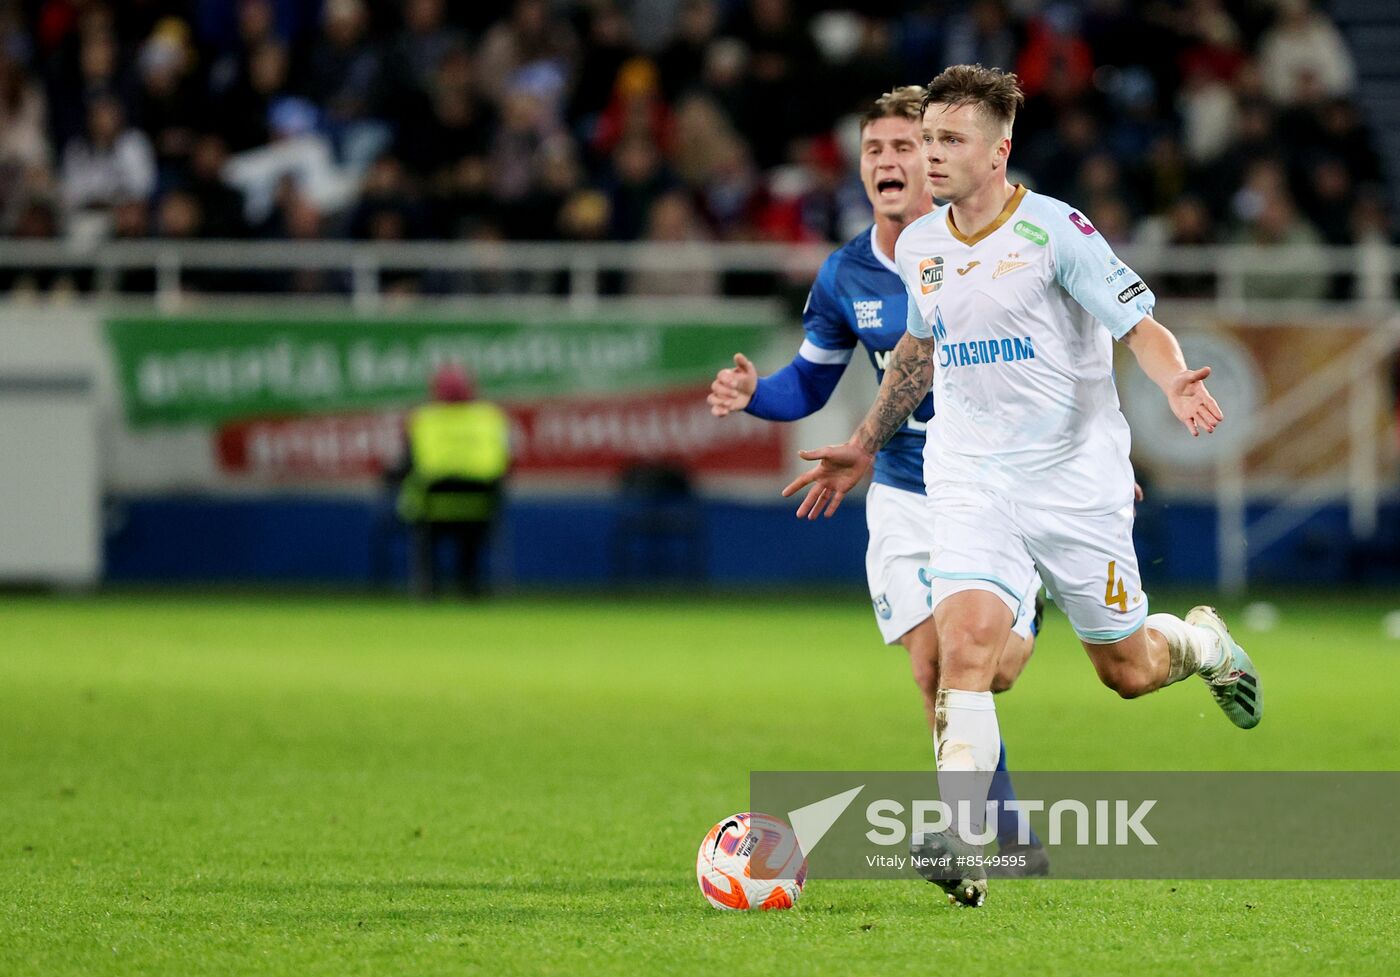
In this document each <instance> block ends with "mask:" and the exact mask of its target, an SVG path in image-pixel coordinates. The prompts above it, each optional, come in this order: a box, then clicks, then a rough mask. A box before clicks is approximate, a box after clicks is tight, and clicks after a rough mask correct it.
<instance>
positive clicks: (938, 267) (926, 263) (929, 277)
mask: <svg viewBox="0 0 1400 977" xmlns="http://www.w3.org/2000/svg"><path fill="white" fill-rule="evenodd" d="M942 285H943V256H942V255H939V256H938V257H934V258H925V259H924V260H923V261H920V262H919V288H920V289H922V290H923V294H925V295H928V294H929V293H930V292H936V291H938V290H939V288H941V287H942Z"/></svg>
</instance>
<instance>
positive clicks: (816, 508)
mask: <svg viewBox="0 0 1400 977" xmlns="http://www.w3.org/2000/svg"><path fill="white" fill-rule="evenodd" d="M933 351H934V340H933V338H932V337H930V338H928V339H920V338H919V337H917V336H914V335H912V334H910V333H905V334H904V336H903V337H902V338H901V339H900V340H899V343H898V345H896V346H895V348H894V352H893V353H892V354H891V355H890V361H889V365H888V366H887V367H886V368H885V379H884V382H882V383H881V384H880V393H879V395H878V396H877V397H876V398H875V403H874V404H873V405H872V406H871V408H870V411H869V412H868V413H867V414H866V415H865V420H864V421H862V422H861V424H860V427H858V428H856V432H855V433H854V434H852V435H851V438H850V440H849V441H847V442H846V443H845V444H833V445H828V446H827V447H825V448H817V449H816V450H814V451H800V452H798V456H799V457H801V458H803V459H805V460H806V461H815V462H817V463H818V464H817V467H816V468H813V469H811V470H810V471H806V472H803V473H802V474H801V475H799V476H798V477H797V478H796V479H794V480H793V481H792V483H791V484H790V485H788V487H787V488H785V489H783V496H784V497H788V496H791V495H793V494H795V493H796V492H798V491H799V490H801V489H802V488H803V487H805V486H809V485H810V486H811V488H809V489H808V491H807V497H806V498H805V499H803V500H802V504H801V505H800V506H798V507H797V516H798V518H799V519H801V518H803V517H806V518H808V519H815V518H817V516H819V515H823V514H825V515H827V516H831V515H832V514H834V513H835V512H836V510H837V509H838V508H840V506H841V502H842V500H843V499H845V497H846V493H847V492H849V491H850V490H851V489H853V488H855V487H856V485H858V484H860V480H861V479H862V478H864V477H865V474H866V472H868V471H869V470H870V466H871V464H872V463H873V462H874V460H875V453H876V452H877V451H879V450H880V449H881V448H883V447H884V446H885V442H886V441H888V440H889V439H890V438H892V437H893V436H894V433H895V432H896V431H898V430H899V429H900V427H901V426H902V425H903V424H904V422H905V421H907V420H908V419H909V415H910V414H912V413H913V412H914V408H915V407H917V406H919V403H920V402H921V401H922V400H923V399H924V396H925V395H926V394H927V393H928V390H929V386H930V384H932V382H933Z"/></svg>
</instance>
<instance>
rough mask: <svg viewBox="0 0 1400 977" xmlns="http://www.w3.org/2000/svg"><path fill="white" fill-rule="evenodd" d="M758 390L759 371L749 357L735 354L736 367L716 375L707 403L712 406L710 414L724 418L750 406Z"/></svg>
mask: <svg viewBox="0 0 1400 977" xmlns="http://www.w3.org/2000/svg"><path fill="white" fill-rule="evenodd" d="M757 389H758V371H757V370H756V369H754V365H753V364H752V363H750V362H749V358H748V357H747V356H745V355H744V354H743V353H735V354H734V365H733V366H731V367H726V368H724V369H723V370H720V371H719V372H718V373H716V374H715V380H714V383H712V384H710V395H709V396H708V397H706V398H705V403H707V404H709V405H710V413H711V414H713V415H715V417H724V416H726V415H728V414H732V413H734V412H736V411H741V410H743V409H744V408H745V407H747V406H749V401H750V400H752V399H753V392H754V391H755V390H757Z"/></svg>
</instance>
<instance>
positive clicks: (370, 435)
mask: <svg viewBox="0 0 1400 977" xmlns="http://www.w3.org/2000/svg"><path fill="white" fill-rule="evenodd" d="M708 389H709V388H708V386H707V385H699V386H695V387H688V388H679V389H677V388H672V389H667V390H664V391H657V392H651V393H628V394H625V395H615V396H596V397H565V398H558V399H549V400H536V401H530V402H526V403H508V404H503V405H502V406H503V407H504V408H505V410H506V412H507V414H508V415H509V416H510V421H511V429H512V443H513V452H514V469H515V470H516V471H518V472H532V473H548V472H579V473H583V472H586V473H595V474H607V473H614V472H617V471H620V470H621V469H623V468H625V467H627V466H628V465H630V464H634V463H636V462H639V461H662V460H665V461H672V462H677V463H679V464H681V465H683V466H684V467H686V468H687V469H689V470H690V471H693V472H705V473H711V474H713V473H721V474H722V473H731V474H745V475H749V474H769V473H777V472H780V471H782V469H783V460H784V456H785V451H786V443H787V442H786V434H785V431H786V428H785V426H784V425H780V424H770V423H767V422H764V421H760V420H758V419H756V418H753V417H749V416H747V415H739V416H735V417H727V418H722V419H720V418H714V417H711V416H710V412H709V408H708V407H707V406H706V405H705V394H706V392H707V391H708ZM403 418H404V412H402V411H387V412H375V413H356V414H318V415H313V416H307V417H292V418H280V419H260V420H252V421H238V422H233V423H230V424H225V425H224V426H222V427H220V428H219V429H217V431H216V432H215V436H214V437H215V453H216V457H217V459H218V463H219V467H220V468H221V469H222V470H223V471H225V472H227V473H229V474H235V475H256V476H260V477H264V478H278V479H280V478H287V479H300V478H316V479H355V478H365V477H371V476H374V475H378V474H379V473H381V472H382V471H383V470H384V469H385V468H386V467H388V466H390V465H392V464H394V462H395V461H397V459H398V458H399V456H400V452H401V451H402V450H403V447H402V446H403Z"/></svg>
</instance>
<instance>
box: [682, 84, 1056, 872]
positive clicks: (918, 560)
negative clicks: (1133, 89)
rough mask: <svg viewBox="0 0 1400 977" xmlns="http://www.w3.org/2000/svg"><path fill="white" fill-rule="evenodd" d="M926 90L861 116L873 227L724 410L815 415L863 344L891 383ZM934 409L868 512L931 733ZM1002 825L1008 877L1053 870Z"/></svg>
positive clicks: (1003, 675)
mask: <svg viewBox="0 0 1400 977" xmlns="http://www.w3.org/2000/svg"><path fill="white" fill-rule="evenodd" d="M923 95H924V90H923V88H922V87H920V86H908V87H905V88H899V89H896V90H895V91H892V92H890V93H888V94H886V95H884V96H883V97H881V98H880V99H878V100H877V101H876V102H875V103H874V104H873V105H872V106H871V107H870V109H869V110H868V111H867V112H866V113H865V115H864V116H863V117H862V119H861V142H860V177H861V183H862V184H863V185H864V187H865V192H866V196H868V197H869V198H870V203H871V206H872V207H873V209H874V215H875V222H874V224H873V225H872V226H871V228H870V229H869V230H868V231H862V232H861V233H860V234H859V235H857V236H856V237H855V238H854V239H853V240H851V241H850V242H849V243H847V244H846V245H845V246H843V247H842V248H840V249H839V250H837V251H836V252H834V253H833V254H832V255H831V256H830V257H828V258H827V259H826V261H825V262H824V263H823V264H822V267H821V270H820V271H818V273H817V278H816V281H815V283H814V284H813V286H812V291H811V293H810V295H809V296H808V298H807V306H806V308H805V309H804V310H803V315H802V327H803V330H804V331H805V333H806V338H805V339H804V341H803V343H802V346H801V349H800V350H799V351H798V353H797V356H796V357H795V358H794V359H793V361H792V362H791V363H790V364H789V365H788V366H786V367H784V368H783V369H781V370H779V371H778V372H777V373H774V374H773V375H772V376H767V377H759V376H758V371H757V370H756V369H755V367H754V365H753V364H752V363H751V362H749V360H748V358H747V357H745V356H744V355H743V354H742V353H738V354H736V355H735V357H734V366H733V367H730V368H727V369H723V370H720V371H719V373H718V375H717V376H716V377H715V380H714V383H713V384H712V386H711V389H710V395H709V398H708V402H709V404H710V410H711V413H713V414H714V415H716V416H717V417H723V416H725V415H727V414H730V413H733V412H736V411H745V412H747V413H749V414H752V415H754V416H756V417H761V418H764V419H766V420H771V421H793V420H796V419H798V418H801V417H806V416H807V415H809V414H812V413H815V412H816V411H818V410H820V409H821V408H822V407H823V406H824V405H825V404H826V402H827V400H828V398H830V396H831V394H832V391H833V390H835V389H836V384H837V382H838V381H839V380H840V379H841V375H842V373H843V372H845V369H846V365H847V364H848V363H849V362H850V361H851V358H852V357H853V356H854V355H855V351H856V347H857V346H863V347H864V348H865V353H866V355H867V356H868V357H869V359H870V364H871V366H872V367H874V369H875V372H876V375H877V377H881V378H883V376H884V368H885V362H886V359H887V357H888V356H889V355H890V352H891V351H892V350H893V349H894V347H895V345H896V344H897V343H898V342H899V340H900V337H901V336H903V335H904V331H905V323H906V321H907V300H908V292H907V290H906V288H905V286H904V283H903V282H902V281H901V280H900V277H899V273H898V271H897V269H896V267H895V263H894V247H895V241H896V239H897V238H898V237H899V235H900V232H901V231H903V230H904V228H905V227H906V226H908V225H909V224H910V223H912V222H913V221H915V220H917V219H918V218H920V217H922V216H924V215H925V214H928V213H929V212H930V211H932V209H933V201H932V194H931V191H930V189H929V186H928V181H927V177H926V174H925V163H924V159H923V155H922V141H921V135H920V131H919V125H920V119H921V106H922V99H923ZM950 270H951V269H950ZM933 411H934V405H933V400H932V395H930V396H928V397H925V398H924V399H923V401H922V402H921V403H920V404H919V405H918V407H916V408H915V410H914V412H913V416H912V417H911V418H910V419H909V420H908V421H907V422H906V423H905V424H904V425H903V426H902V427H901V428H900V429H899V430H898V431H897V432H896V433H895V434H894V436H893V437H892V438H891V439H890V440H889V442H888V443H887V444H885V445H884V447H883V448H881V450H880V451H879V453H878V455H877V456H876V458H875V476H874V484H873V485H872V486H871V488H870V491H869V493H868V494H867V496H866V510H865V511H866V522H867V525H868V528H869V532H870V542H869V546H868V548H867V550H866V559H865V567H866V576H867V579H868V582H869V585H870V599H871V602H872V604H873V605H874V609H875V617H876V623H877V624H878V625H879V628H880V633H881V635H882V636H883V637H884V639H885V643H886V644H891V645H893V644H901V645H903V646H904V647H905V648H906V649H907V650H908V652H909V661H910V665H911V667H912V669H913V673H914V681H915V683H916V684H917V685H918V687H919V691H920V692H921V693H922V695H923V699H924V705H925V709H926V710H927V713H928V720H929V724H930V728H932V727H933V723H934V708H935V700H936V697H937V694H938V635H937V631H936V630H935V628H934V624H933V618H932V612H931V610H930V604H929V586H928V582H927V581H928V578H927V577H926V576H925V575H924V574H925V571H926V568H927V566H928V562H929V548H928V547H929V539H930V538H931V530H930V528H929V521H930V519H931V510H930V509H929V507H928V506H927V504H926V498H925V495H924V473H923V455H924V439H925V433H924V432H925V427H926V425H927V423H928V421H929V419H930V418H931V417H932V416H933ZM1039 592H1040V582H1039V580H1038V579H1036V580H1034V581H1032V582H1030V584H1029V585H1028V587H1027V592H1026V593H1025V594H1024V598H1025V599H1024V600H1023V601H1022V602H1021V607H1022V609H1021V613H1020V614H1019V615H1018V617H1017V619H1016V621H1015V622H1014V627H1013V631H1012V634H1011V636H1010V637H1009V639H1008V640H1007V642H1006V645H1005V648H1004V649H1003V650H1002V652H1001V657H1000V662H999V665H998V668H997V674H996V678H995V680H994V682H993V686H992V687H993V688H994V689H997V690H998V691H1001V690H1004V689H1007V688H1010V687H1011V684H1012V683H1013V682H1014V681H1015V680H1016V677H1017V676H1018V675H1019V674H1020V673H1021V670H1022V669H1023V668H1024V667H1025V664H1026V661H1027V659H1028V658H1029V657H1030V655H1031V651H1032V649H1033V647H1034V642H1035V633H1036V631H1037V630H1038V629H1039V623H1040V613H1041V607H1042V604H1041V601H1040V596H1039ZM997 769H998V771H999V772H998V774H997V775H996V778H995V782H994V783H993V787H992V794H991V796H992V797H993V799H997V798H1000V799H1004V800H1009V799H1011V798H1012V797H1014V794H1013V793H1012V792H1011V786H1010V779H1009V776H1008V774H1007V773H1006V772H1005V771H1006V750H1005V747H1002V748H1001V750H1000V757H999V762H998V766H997ZM997 828H998V840H999V842H1000V848H999V854H1000V855H1003V856H1006V857H1005V858H1003V859H999V863H1000V864H1001V865H1002V871H1004V873H1005V874H1009V875H1043V874H1046V872H1047V871H1048V868H1049V862H1048V859H1047V857H1046V855H1045V851H1044V848H1043V847H1042V846H1041V845H1040V843H1039V839H1036V838H1034V836H1032V838H1031V842H1030V844H1028V845H1022V844H1019V843H1018V840H1017V837H1016V829H1017V820H1016V816H1015V815H1014V814H1011V813H1009V812H1008V813H1006V814H1005V816H1003V817H1002V818H1001V819H1000V820H999V821H998V825H997Z"/></svg>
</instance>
